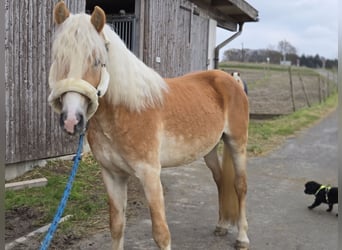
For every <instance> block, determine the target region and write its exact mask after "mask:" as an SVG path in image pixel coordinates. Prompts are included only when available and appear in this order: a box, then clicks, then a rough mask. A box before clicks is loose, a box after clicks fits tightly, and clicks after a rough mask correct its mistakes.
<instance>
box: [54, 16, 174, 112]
mask: <svg viewBox="0 0 342 250" xmlns="http://www.w3.org/2000/svg"><path fill="white" fill-rule="evenodd" d="M102 32H103V33H104V36H99V34H98V33H97V31H96V30H95V29H94V27H93V25H92V24H91V22H90V16H89V15H87V14H76V15H70V16H69V17H68V18H67V19H66V20H65V21H64V22H63V23H62V24H61V25H60V27H58V28H57V30H56V35H55V40H54V42H53V46H52V64H51V69H50V76H49V84H50V87H52V85H53V84H54V83H55V82H56V81H58V80H61V79H64V78H76V79H81V78H82V75H83V74H84V73H85V72H86V70H87V68H88V67H91V66H92V65H93V64H94V62H95V60H99V61H100V62H101V63H102V64H106V67H107V70H108V73H109V75H110V82H109V87H108V90H107V92H106V94H105V95H104V97H103V98H106V99H108V100H109V101H110V102H111V103H112V104H113V105H118V104H121V105H126V106H127V107H128V108H129V109H130V110H132V111H133V110H135V111H140V110H143V109H144V108H146V107H151V106H152V107H153V106H156V105H161V104H162V103H163V94H164V92H165V91H167V85H166V83H165V81H164V80H163V79H162V78H161V76H160V75H159V74H158V73H157V72H155V71H154V70H153V69H151V68H149V67H148V66H146V65H145V64H144V63H143V62H142V61H140V60H139V59H138V58H137V57H136V56H135V55H134V54H133V53H132V52H130V51H129V50H128V49H127V47H126V45H125V44H124V43H123V42H122V40H121V39H120V37H119V36H118V35H117V34H116V33H115V32H114V31H113V30H112V29H111V28H110V27H109V26H108V25H105V27H104V29H103V31H102ZM105 39H108V41H105ZM106 43H107V49H108V51H107V49H106V46H105V44H106Z"/></svg>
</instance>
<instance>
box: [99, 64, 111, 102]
mask: <svg viewBox="0 0 342 250" xmlns="http://www.w3.org/2000/svg"><path fill="white" fill-rule="evenodd" d="M108 85H109V74H108V71H107V69H106V66H105V65H102V69H101V80H100V83H99V85H98V86H97V95H98V96H99V97H102V96H104V94H105V93H106V92H107V89H108Z"/></svg>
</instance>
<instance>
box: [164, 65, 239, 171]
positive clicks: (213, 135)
mask: <svg viewBox="0 0 342 250" xmlns="http://www.w3.org/2000/svg"><path fill="white" fill-rule="evenodd" d="M165 81H166V82H167V84H168V85H169V91H168V93H166V95H165V99H164V107H163V109H162V112H161V115H162V122H163V133H162V143H161V162H162V165H167V166H169V165H178V164H180V163H184V162H191V161H193V160H195V159H197V158H199V157H202V156H204V155H206V154H208V153H209V152H210V151H211V150H212V149H213V148H214V147H215V146H216V145H217V143H218V142H219V140H220V139H221V137H222V134H223V133H225V132H227V131H228V130H229V128H228V127H227V124H228V106H229V103H230V102H231V100H230V99H231V98H232V97H231V96H232V95H236V92H239V86H237V84H235V83H234V82H233V81H234V79H233V78H232V77H231V76H230V75H229V74H227V73H225V72H223V71H219V70H212V71H202V72H196V73H190V74H187V75H184V76H181V77H177V78H169V79H165ZM236 87H237V88H236ZM241 93H243V91H242V92H241ZM241 93H240V94H241ZM242 96H243V94H242ZM242 98H243V97H242Z"/></svg>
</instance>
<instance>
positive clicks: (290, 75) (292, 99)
mask: <svg viewBox="0 0 342 250" xmlns="http://www.w3.org/2000/svg"><path fill="white" fill-rule="evenodd" d="M289 77H290V94H291V101H292V109H293V112H295V111H296V105H295V100H294V93H293V83H292V70H291V66H290V67H289Z"/></svg>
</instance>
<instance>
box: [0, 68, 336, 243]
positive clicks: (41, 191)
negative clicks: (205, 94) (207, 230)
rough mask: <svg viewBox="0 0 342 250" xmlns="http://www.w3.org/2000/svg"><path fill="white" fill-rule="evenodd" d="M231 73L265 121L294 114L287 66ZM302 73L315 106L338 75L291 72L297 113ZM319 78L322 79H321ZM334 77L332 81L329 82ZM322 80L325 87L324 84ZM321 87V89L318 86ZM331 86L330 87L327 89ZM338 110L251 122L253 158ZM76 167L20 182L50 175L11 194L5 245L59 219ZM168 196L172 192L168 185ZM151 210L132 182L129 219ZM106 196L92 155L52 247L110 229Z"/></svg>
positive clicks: (55, 165) (65, 165) (60, 166)
mask: <svg viewBox="0 0 342 250" xmlns="http://www.w3.org/2000/svg"><path fill="white" fill-rule="evenodd" d="M222 68H223V69H224V70H226V71H228V72H232V71H239V72H240V73H241V77H242V79H244V80H245V81H247V83H248V87H249V101H250V110H251V114H252V116H253V115H256V116H259V117H262V118H265V116H268V115H272V116H273V115H280V114H282V115H283V114H289V113H292V111H293V104H292V101H291V91H290V83H289V73H288V68H286V67H285V68H284V67H279V66H270V67H268V68H266V66H265V65H262V64H261V65H249V64H243V65H241V64H229V65H222ZM299 74H300V75H301V77H302V79H303V83H304V87H305V90H306V94H307V96H308V100H309V103H310V105H313V104H314V103H319V102H320V101H323V99H325V98H326V97H327V95H328V93H329V94H330V93H332V92H333V91H334V83H333V82H334V81H333V80H334V79H335V76H334V75H333V74H332V73H330V74H329V75H328V73H327V72H324V73H323V76H322V73H319V72H316V71H313V70H308V69H305V68H304V69H302V68H295V67H294V68H292V81H293V89H294V92H293V93H294V97H295V98H294V100H295V108H296V110H298V109H300V108H302V107H305V106H307V105H308V104H307V101H306V98H305V95H304V91H303V88H302V84H301V81H300V79H299ZM318 79H320V80H318ZM327 79H330V80H331V81H328V80H327ZM319 82H321V85H319ZM319 86H321V88H319ZM328 87H329V88H328ZM335 106H336V98H335V99H333V100H332V101H331V100H330V99H329V100H328V102H327V103H324V104H322V105H319V106H317V105H315V106H314V107H312V108H310V109H302V110H301V111H299V112H295V113H292V114H291V115H288V116H282V117H279V118H277V119H271V120H267V121H265V120H263V121H260V120H251V123H250V128H249V138H250V139H249V145H248V154H249V156H256V155H260V154H264V153H266V152H268V151H269V150H272V149H274V147H275V146H276V145H279V143H280V142H281V141H282V140H283V138H285V137H286V136H289V135H292V134H294V133H295V132H296V131H298V130H299V129H301V128H303V127H306V126H308V125H310V124H312V123H313V122H314V121H316V120H318V119H319V118H320V117H321V116H323V115H324V114H326V113H327V112H329V111H330V110H332V109H333V108H334V107H335ZM71 165H72V163H71V162H70V161H50V162H49V164H48V166H46V167H44V168H37V169H35V170H34V171H32V172H30V173H27V174H26V175H25V176H22V177H20V178H18V179H17V180H14V181H18V180H27V179H33V178H39V177H46V178H47V179H48V185H47V187H45V188H33V189H27V190H21V191H6V198H5V206H6V214H5V216H6V218H5V219H6V225H5V227H6V229H5V240H6V243H8V242H11V241H13V240H14V239H16V238H18V237H21V236H23V235H25V234H27V233H29V232H31V231H33V230H35V229H37V228H39V227H41V226H43V225H46V224H47V223H49V222H50V221H51V219H52V217H53V215H54V212H55V209H56V207H57V205H58V202H59V199H60V197H61V195H62V193H63V190H64V186H65V183H66V180H67V178H68V174H69V172H70V168H71ZM164 192H165V193H167V192H168V188H167V186H166V187H164ZM141 208H146V203H145V198H144V196H143V194H142V191H141V186H140V184H139V183H137V181H136V179H134V178H131V180H130V182H129V200H128V208H127V215H128V221H129V220H130V218H132V217H134V216H136V215H137V214H139V211H140V210H141ZM107 209H108V208H107V197H106V193H105V190H104V187H103V183H102V179H101V173H100V168H99V166H98V164H97V163H96V162H95V161H94V160H93V159H92V157H91V155H88V156H87V157H84V158H83V161H82V163H81V166H80V168H79V171H78V174H77V176H76V180H75V184H74V187H73V189H72V193H71V197H70V199H69V201H68V204H67V208H66V211H65V213H64V215H67V214H72V215H73V217H72V218H71V219H70V221H68V222H66V223H63V224H62V225H61V226H60V227H59V230H58V231H57V234H56V236H55V237H54V240H53V242H52V246H51V249H62V248H66V247H67V246H72V245H73V244H74V243H75V242H77V241H79V240H80V239H82V238H83V237H87V235H90V234H92V233H94V232H98V231H103V230H108V212H107ZM42 237H43V236H42V235H41V236H39V237H36V238H35V239H34V240H31V241H30V243H29V244H30V248H28V245H21V246H20V245H18V246H17V247H16V248H15V249H37V247H38V246H39V242H40V240H41V239H42Z"/></svg>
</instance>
